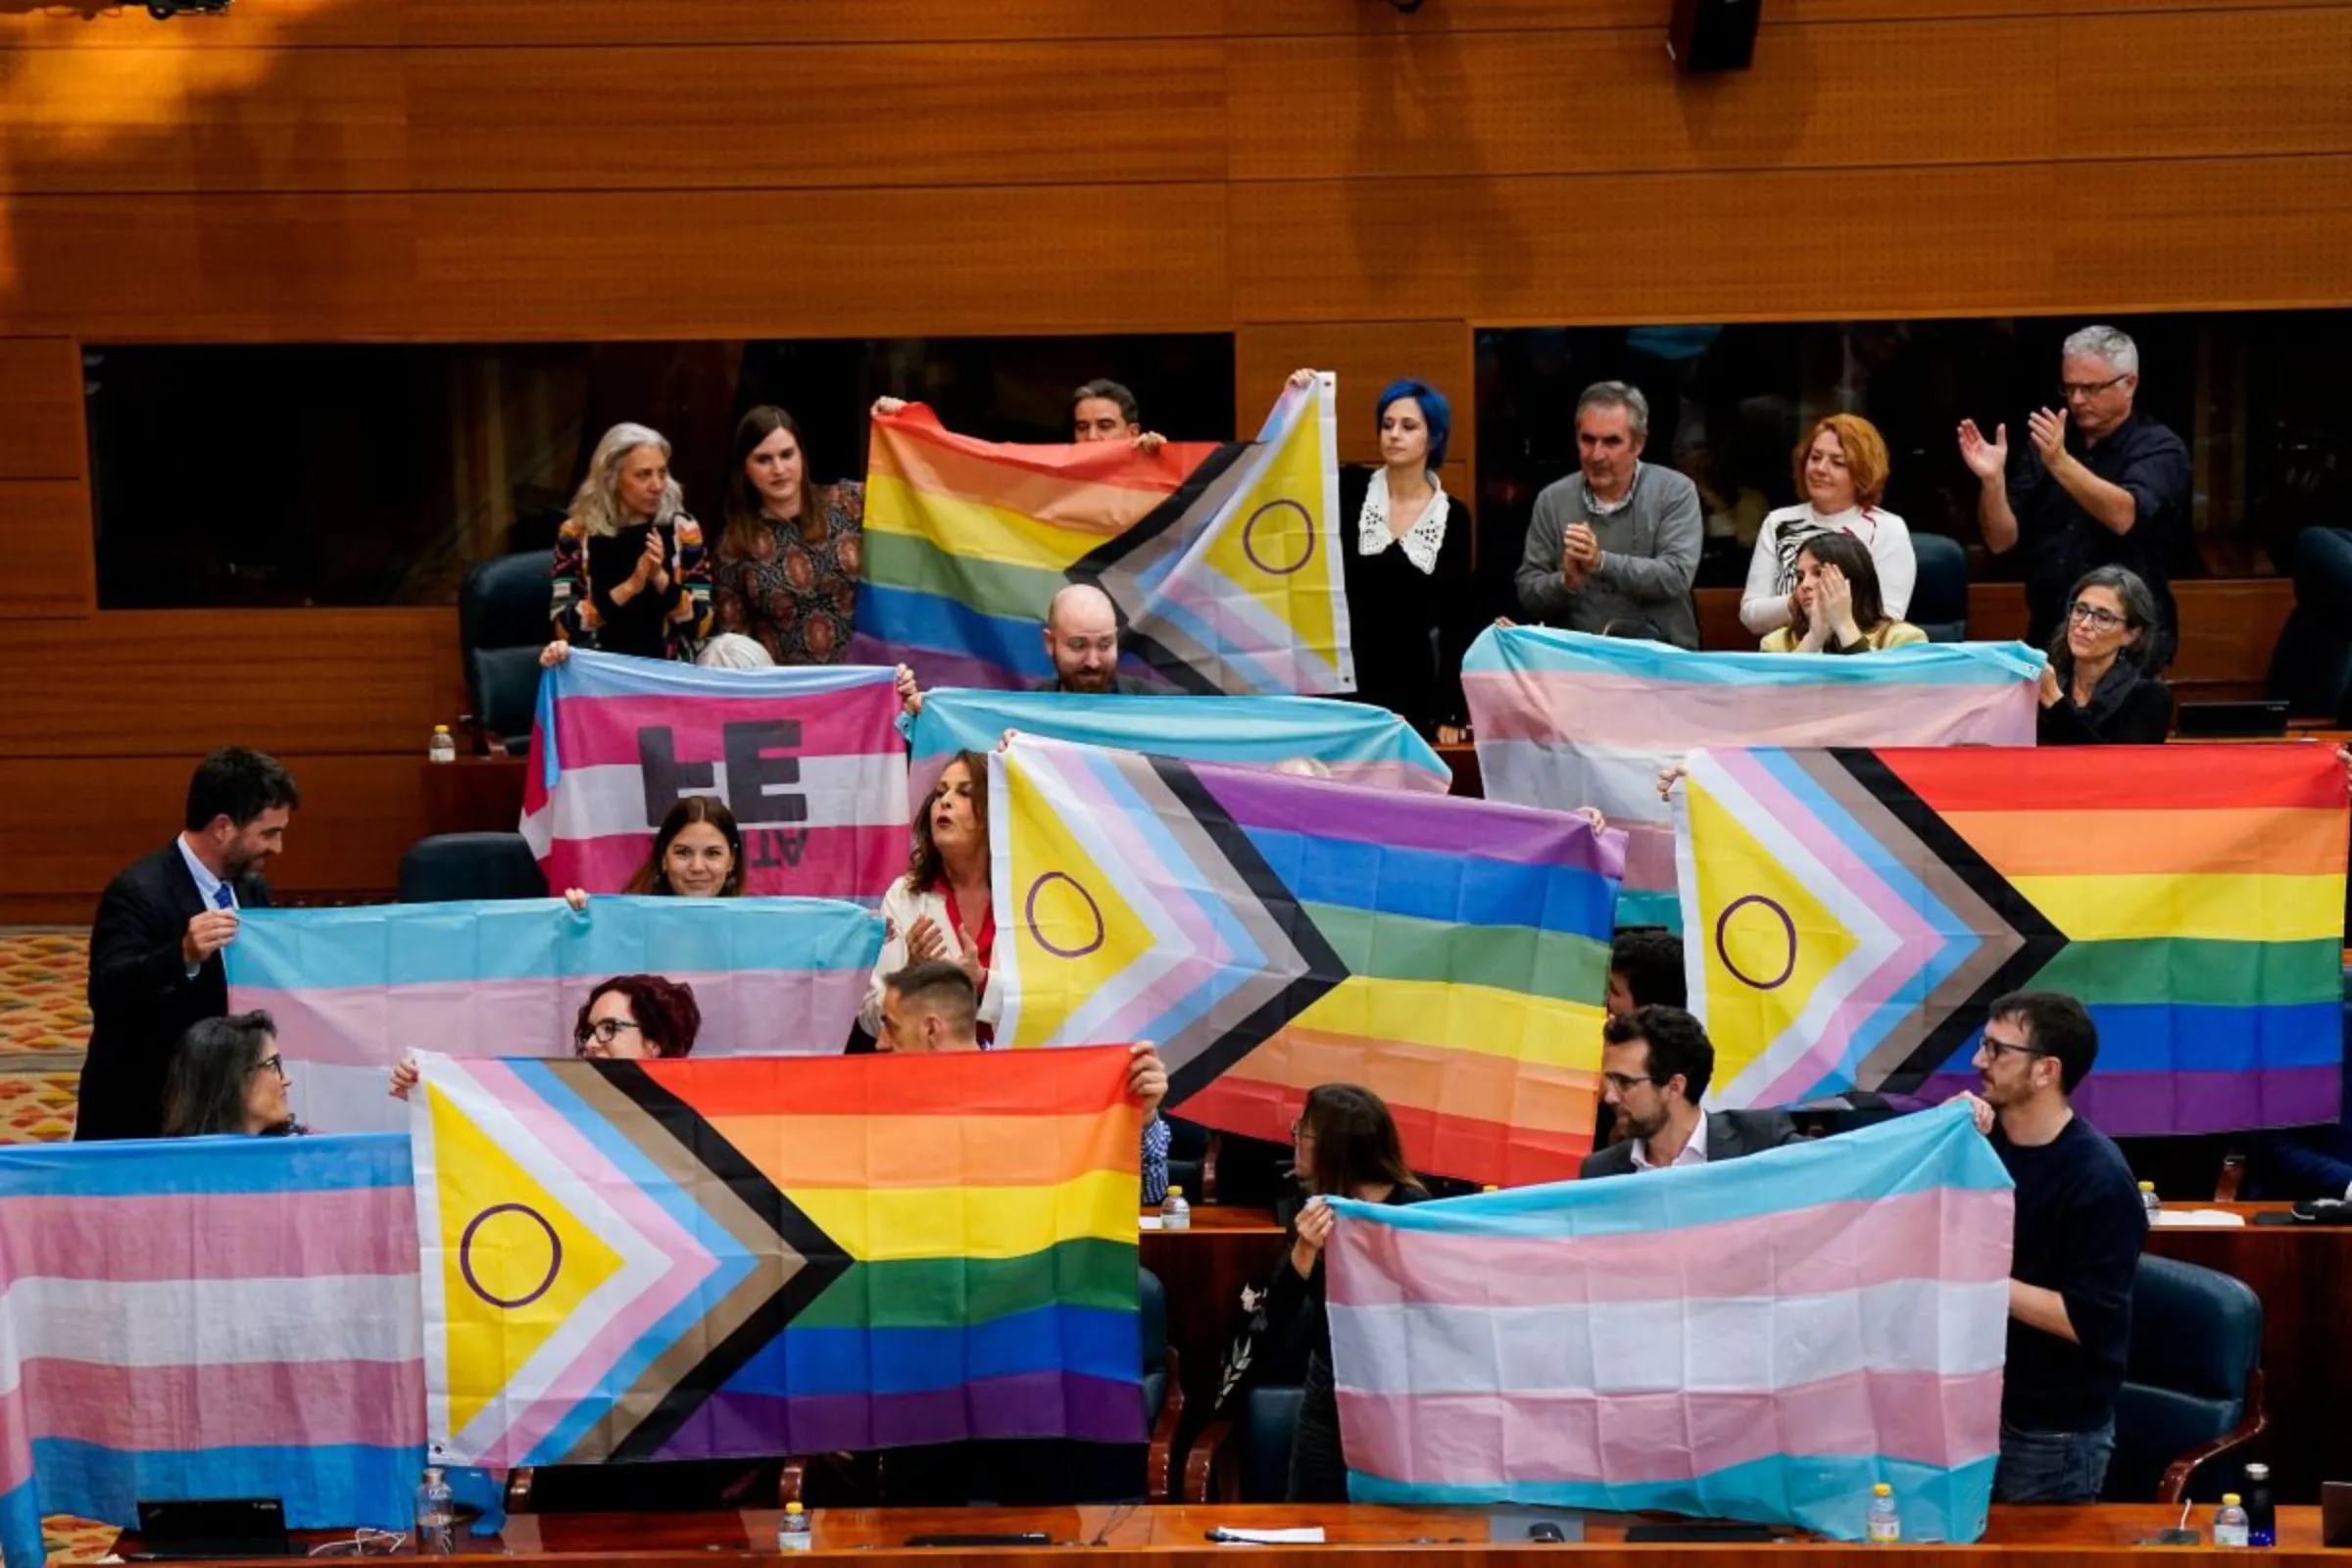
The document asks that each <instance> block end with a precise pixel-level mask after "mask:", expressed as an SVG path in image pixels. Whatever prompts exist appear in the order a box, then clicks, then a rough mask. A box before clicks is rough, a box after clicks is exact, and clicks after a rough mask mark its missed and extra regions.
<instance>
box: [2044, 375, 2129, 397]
mask: <svg viewBox="0 0 2352 1568" xmlns="http://www.w3.org/2000/svg"><path fill="white" fill-rule="evenodd" d="M2130 374H2131V371H2129V370H2127V371H2125V372H2124V375H2111V376H2109V377H2108V378H2107V379H2106V380H2104V381H2061V382H2059V383H2058V390H2059V391H2060V392H2063V393H2064V394H2066V395H2067V396H2068V397H2070V398H2087V397H2095V396H2097V395H2098V394H2099V393H2101V392H2104V391H2106V390H2107V389H2108V388H2109V387H2111V386H2113V385H2115V384H2116V383H2117V382H2118V381H2121V380H2123V379H2124V376H2126V375H2130Z"/></svg>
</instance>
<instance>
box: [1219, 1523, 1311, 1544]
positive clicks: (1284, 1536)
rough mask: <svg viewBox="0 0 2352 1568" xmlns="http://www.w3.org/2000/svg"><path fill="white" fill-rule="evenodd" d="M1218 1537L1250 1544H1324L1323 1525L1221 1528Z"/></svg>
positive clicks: (1220, 1539)
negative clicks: (1286, 1527)
mask: <svg viewBox="0 0 2352 1568" xmlns="http://www.w3.org/2000/svg"><path fill="white" fill-rule="evenodd" d="M1217 1539H1218V1540H1219V1541H1231V1542H1239V1543H1241V1544H1244V1545H1250V1546H1320V1545H1321V1544H1323V1527H1322V1526H1321V1525H1308V1526H1306V1527H1305V1528H1303V1529H1299V1530H1225V1529H1220V1530H1218V1532H1217Z"/></svg>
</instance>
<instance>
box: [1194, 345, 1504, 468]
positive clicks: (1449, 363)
mask: <svg viewBox="0 0 2352 1568" xmlns="http://www.w3.org/2000/svg"><path fill="white" fill-rule="evenodd" d="M1471 350H1472V343H1471V333H1470V323H1469V322H1467V321H1346V322H1338V323H1308V324H1277V323H1267V324H1263V325H1250V326H1245V327H1243V328H1241V329H1240V330H1239V331H1237V332H1235V333H1234V335H1233V383H1234V390H1233V406H1234V410H1235V412H1236V414H1237V415H1238V417H1239V418H1238V422H1239V424H1240V426H1241V428H1240V429H1238V430H1237V431H1236V432H1235V434H1237V435H1241V436H1251V435H1255V434H1256V433H1257V422H1258V419H1259V417H1261V416H1262V415H1263V414H1264V412H1265V409H1266V405H1267V404H1268V403H1269V402H1271V401H1272V399H1273V397H1274V394H1275V393H1276V392H1277V391H1278V390H1280V388H1281V386H1282V382H1283V378H1284V377H1285V376H1287V375H1289V374H1290V373H1291V372H1292V371H1293V370H1296V369H1299V368H1301V367H1305V366H1311V367H1312V368H1315V369H1318V370H1331V371H1335V372H1337V374H1338V375H1339V378H1340V411H1339V441H1340V461H1341V462H1342V463H1378V462H1379V461H1380V440H1379V436H1378V434H1377V432H1376V430H1375V428H1374V424H1373V399H1374V398H1375V397H1376V396H1378V394H1379V392H1380V389H1381V388H1382V387H1384V386H1386V385H1388V384H1389V383H1390V382H1391V381H1394V380H1395V379H1397V377H1398V376H1400V375H1412V376H1418V377H1420V378H1421V379H1422V380H1424V381H1427V382H1428V383H1429V384H1430V385H1431V386H1434V387H1436V388H1437V389H1438V390H1439V391H1441V392H1443V393H1445V394H1446V402H1447V403H1449V404H1450V405H1452V408H1453V429H1454V435H1453V443H1452V447H1453V450H1452V453H1451V455H1450V456H1449V457H1448V459H1447V470H1448V483H1447V485H1446V488H1447V489H1449V490H1460V491H1462V493H1464V494H1468V493H1469V492H1468V490H1467V488H1466V487H1465V486H1463V485H1461V484H1459V483H1457V482H1454V481H1453V477H1452V474H1453V470H1455V469H1457V468H1464V469H1466V466H1467V464H1468V461H1469V457H1470V453H1469V448H1470V447H1471V446H1472V445H1473V444H1474V442H1473V440H1472V433H1473V432H1474V431H1475V429H1476V428H1477V425H1476V414H1475V411H1474V410H1473V408H1472V396H1473V393H1474V391H1475V385H1474V373H1473V370H1472V366H1471Z"/></svg>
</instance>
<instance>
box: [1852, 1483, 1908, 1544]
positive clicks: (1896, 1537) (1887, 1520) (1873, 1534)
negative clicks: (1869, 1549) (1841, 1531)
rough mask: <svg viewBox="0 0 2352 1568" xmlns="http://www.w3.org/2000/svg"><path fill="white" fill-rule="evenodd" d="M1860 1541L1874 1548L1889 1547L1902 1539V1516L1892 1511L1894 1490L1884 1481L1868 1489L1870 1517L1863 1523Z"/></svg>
mask: <svg viewBox="0 0 2352 1568" xmlns="http://www.w3.org/2000/svg"><path fill="white" fill-rule="evenodd" d="M1862 1539H1863V1540H1865V1541H1867V1542H1869V1543H1870V1544H1872V1545H1874V1546H1891V1545H1893V1544H1895V1543H1896V1542H1898V1541H1900V1540H1902V1539H1903V1516H1902V1515H1901V1514H1899V1513H1896V1512H1895V1511H1894V1489H1893V1488H1892V1487H1890V1486H1888V1485H1887V1483H1886V1482H1884V1481H1882V1482H1880V1483H1879V1484H1878V1485H1876V1486H1874V1487H1872V1488H1871V1489H1870V1517H1869V1518H1868V1519H1866V1520H1865V1521H1864V1522H1863V1525H1862Z"/></svg>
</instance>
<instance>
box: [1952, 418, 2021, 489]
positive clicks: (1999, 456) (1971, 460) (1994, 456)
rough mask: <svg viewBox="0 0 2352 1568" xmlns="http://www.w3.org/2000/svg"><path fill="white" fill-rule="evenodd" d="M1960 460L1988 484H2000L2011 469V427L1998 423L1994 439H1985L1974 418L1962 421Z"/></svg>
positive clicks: (1993, 435)
mask: <svg viewBox="0 0 2352 1568" xmlns="http://www.w3.org/2000/svg"><path fill="white" fill-rule="evenodd" d="M1960 461H1961V462H1962V463H1965V464H1967V465H1968V471H1969V472H1971V473H1973V474H1975V475H1976V476H1977V477H1978V478H1980V479H1982V480H1984V481H1985V483H1986V484H1998V483H1999V482H2000V480H2001V477H2002V476H2003V475H2004V474H2006V473H2007V472H2008V471H2009V427H2008V426H2007V425H2005V424H1996V425H1994V426H1993V428H1992V439H1991V440H1989V441H1987V440H1985V436H1984V433H1983V432H1982V431H1980V430H1979V429H1978V428H1977V421H1976V420H1974V419H1962V420H1961V421H1960Z"/></svg>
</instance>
